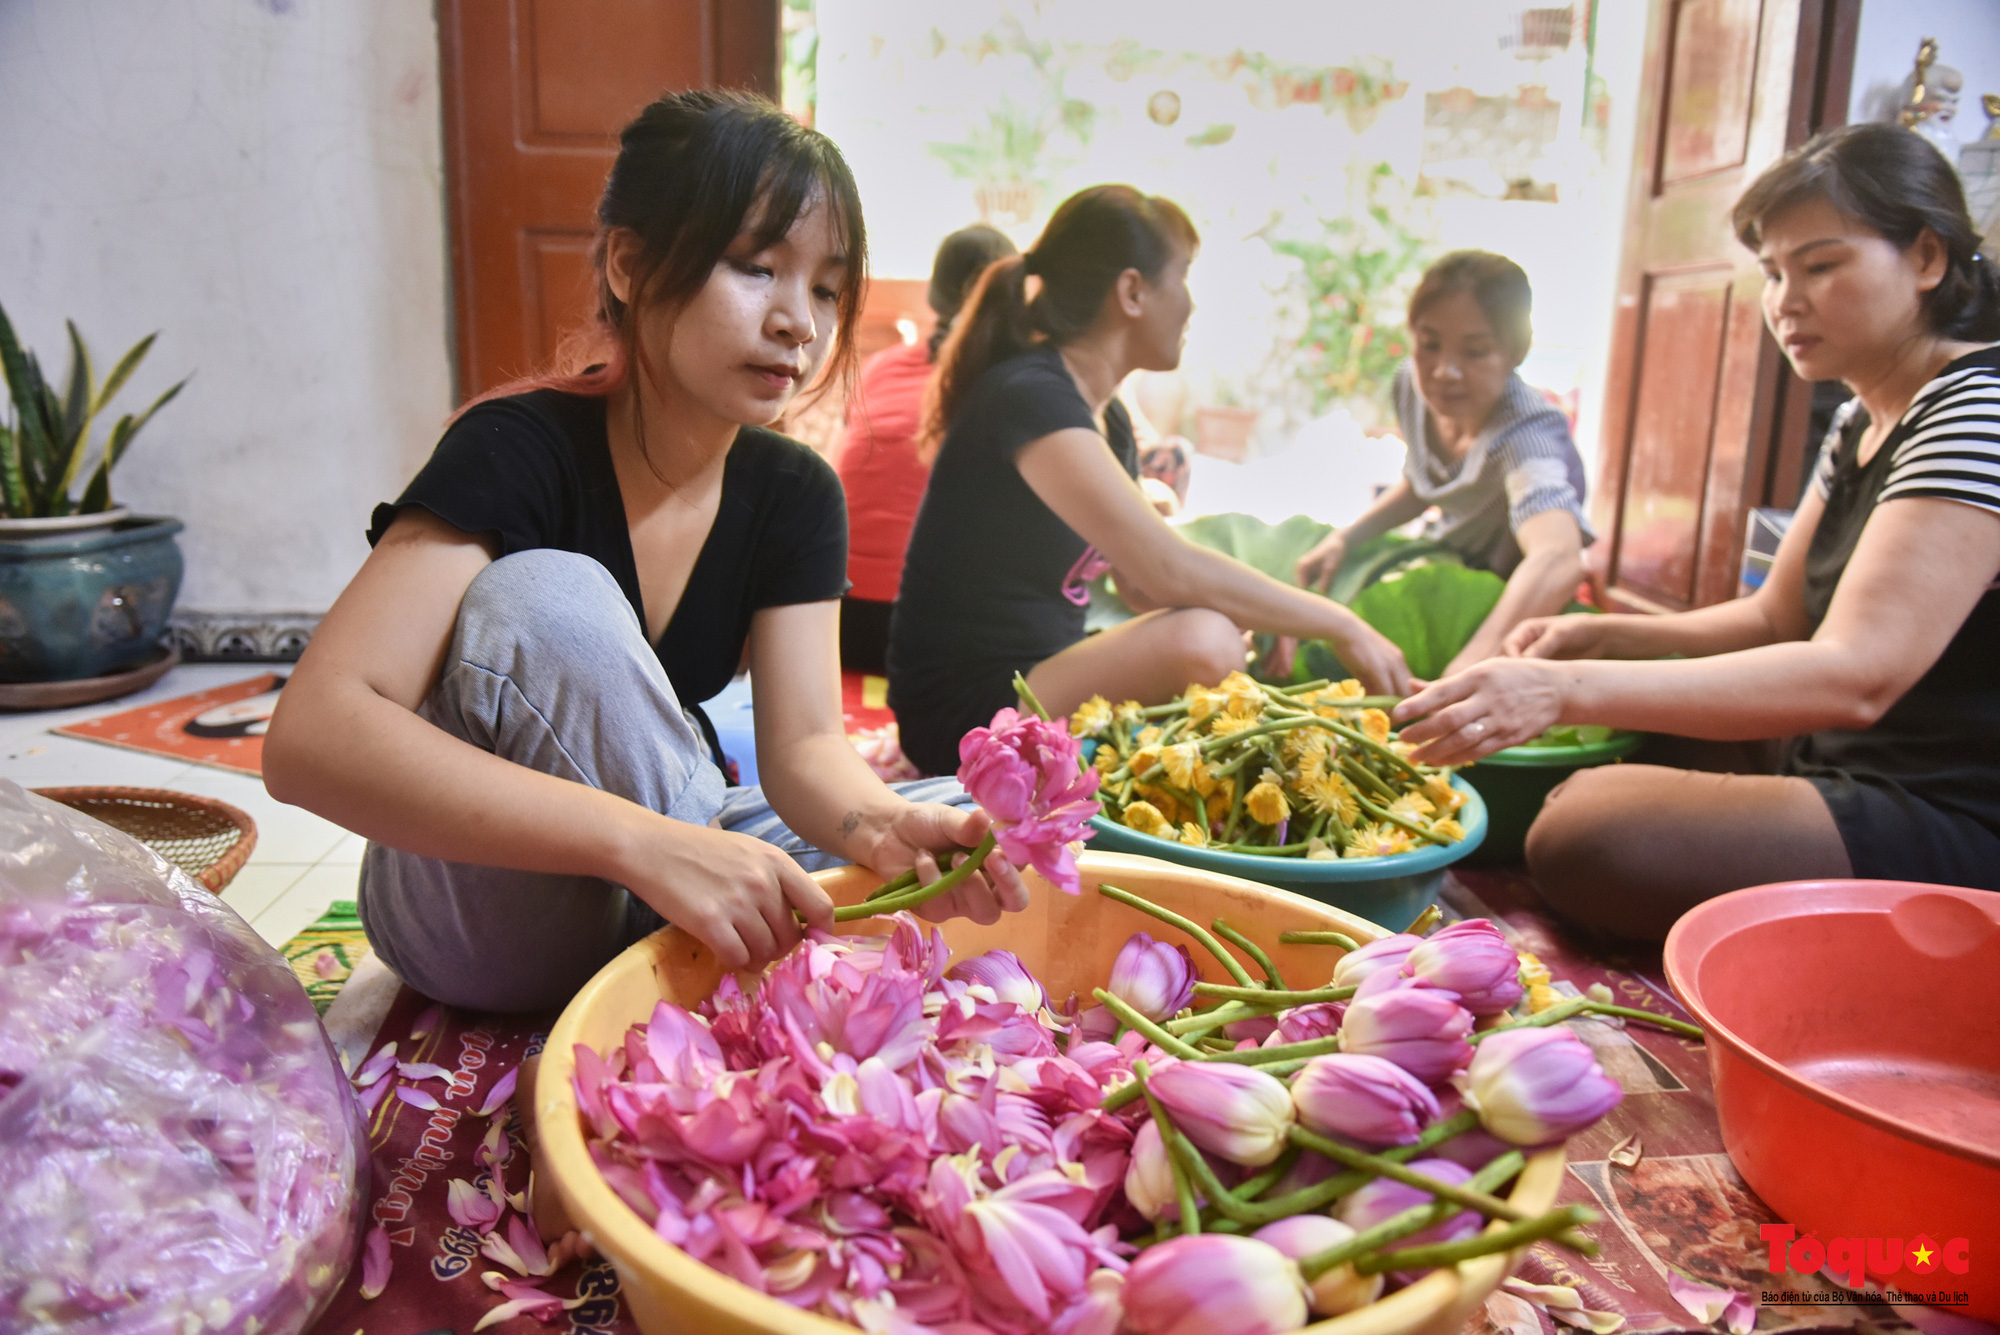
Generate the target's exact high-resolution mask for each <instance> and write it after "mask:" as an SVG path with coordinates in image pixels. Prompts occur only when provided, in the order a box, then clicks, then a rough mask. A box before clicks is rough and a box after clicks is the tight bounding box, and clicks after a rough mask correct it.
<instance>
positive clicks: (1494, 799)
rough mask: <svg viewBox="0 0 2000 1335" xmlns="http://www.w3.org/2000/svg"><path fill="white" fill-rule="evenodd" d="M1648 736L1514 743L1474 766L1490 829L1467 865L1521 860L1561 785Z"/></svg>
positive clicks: (1625, 752)
mask: <svg viewBox="0 0 2000 1335" xmlns="http://www.w3.org/2000/svg"><path fill="white" fill-rule="evenodd" d="M1645 740H1646V734H1645V733H1643V732H1621V733H1615V734H1613V735H1612V736H1610V737H1607V738H1605V739H1604V740H1603V741H1601V742H1591V743H1589V744H1587V745H1584V746H1510V747H1508V748H1507V749H1506V750H1505V751H1495V752H1494V753H1493V754H1492V755H1490V756H1488V757H1486V759H1484V760H1482V761H1480V762H1479V763H1478V764H1476V765H1472V766H1469V767H1468V769H1467V770H1466V771H1465V772H1466V773H1469V774H1470V775H1471V776H1472V779H1473V781H1474V782H1475V783H1477V784H1478V786H1479V795H1480V796H1481V797H1483V798H1485V799H1486V820H1487V829H1486V842H1485V843H1484V844H1482V845H1481V846H1480V847H1479V848H1478V850H1477V851H1476V852H1475V854H1474V855H1473V856H1471V857H1469V858H1467V859H1466V862H1467V864H1468V865H1471V866H1475V867H1494V866H1503V865H1507V864H1511V863H1516V862H1519V861H1520V860H1521V855H1522V850H1523V849H1524V848H1525V847H1526V844H1527V839H1528V827H1529V826H1530V825H1533V824H1534V823H1535V817H1536V816H1539V815H1540V814H1541V812H1542V802H1543V801H1544V800H1545V799H1547V797H1548V795H1549V793H1550V792H1551V791H1553V790H1554V788H1555V786H1556V785H1557V784H1559V783H1561V782H1562V781H1563V780H1564V779H1567V778H1568V777H1569V776H1570V775H1572V774H1574V773H1576V772H1577V771H1578V770H1580V769H1589V768H1590V767H1591V766H1593V765H1609V764H1610V763H1612V762H1613V761H1615V760H1619V759H1622V758H1623V757H1625V756H1628V755H1630V754H1632V752H1634V751H1636V750H1637V749H1638V748H1639V745H1640V743H1642V742H1644V741H1645Z"/></svg>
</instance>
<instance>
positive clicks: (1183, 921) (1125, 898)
mask: <svg viewBox="0 0 2000 1335" xmlns="http://www.w3.org/2000/svg"><path fill="white" fill-rule="evenodd" d="M1097 893H1098V894H1100V895H1103V896H1105V897H1106V898H1108V899H1115V900H1117V901H1118V902H1119V903H1120V904H1128V905H1130V906H1131V907H1133V908H1135V909H1137V910H1139V911H1140V912H1141V913H1145V914H1148V915H1150V916H1152V917H1155V918H1158V919H1159V920H1160V921H1161V922H1163V923H1167V924H1169V925H1170V926H1174V927H1178V928H1180V929H1181V930H1182V931H1183V932H1186V933H1187V934H1188V935H1189V936H1191V937H1193V938H1194V939H1195V940H1197V941H1199V942H1201V944H1202V945H1203V946H1205V947H1206V948H1207V950H1208V953H1209V954H1211V955H1213V956H1215V957H1216V958H1217V959H1219V960H1221V961H1222V967H1223V968H1225V969H1227V970H1229V976H1230V977H1231V978H1234V979H1235V980H1236V981H1237V982H1239V983H1241V984H1242V985H1243V986H1244V987H1246V988H1249V989H1251V990H1253V991H1255V992H1257V993H1258V994H1259V995H1262V996H1270V995H1272V994H1271V993H1269V992H1267V991H1265V990H1264V989H1263V988H1260V987H1258V986H1257V984H1256V983H1255V982H1253V981H1252V980H1251V978H1250V971H1249V970H1248V969H1246V968H1244V967H1243V965H1242V964H1241V963H1240V962H1239V961H1238V960H1237V958H1236V957H1235V956H1234V955H1232V954H1230V953H1229V952H1228V951H1226V950H1224V949H1223V948H1222V943H1221V942H1220V941H1217V940H1216V939H1215V938H1214V937H1213V936H1210V935H1209V934H1208V931H1207V930H1206V929H1205V928H1203V927H1202V926H1201V925H1200V924H1199V923H1196V922H1194V921H1192V920H1191V919H1188V918H1183V917H1182V916H1181V915H1180V914H1178V913H1175V912H1174V911H1173V910H1171V909H1163V908H1161V907H1160V906H1159V905H1158V904H1154V903H1151V902H1150V901H1148V900H1144V899H1141V898H1139V896H1137V895H1135V894H1133V893H1132V892H1131V891H1130V890H1120V889H1119V888H1118V887H1117V886H1115V885H1099V886H1098V887H1097ZM1198 986H1199V984H1197V987H1198Z"/></svg>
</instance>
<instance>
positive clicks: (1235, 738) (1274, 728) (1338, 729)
mask: <svg viewBox="0 0 2000 1335" xmlns="http://www.w3.org/2000/svg"><path fill="white" fill-rule="evenodd" d="M1307 725H1311V726H1312V727H1315V728H1325V729H1326V730H1327V731H1328V732H1330V733H1333V734H1334V735H1335V736H1337V737H1345V738H1346V739H1347V740H1348V741H1350V742H1353V743H1354V744H1355V745H1356V746H1363V747H1366V748H1367V749H1368V750H1370V751H1373V752H1374V753H1375V754H1377V755H1379V756H1381V757H1382V758H1383V759H1384V760H1386V761H1388V762H1389V763H1390V764H1392V765H1394V766H1396V768H1398V769H1400V770H1402V771H1403V772H1404V773H1405V774H1408V775H1409V776H1410V777H1411V778H1413V779H1421V778H1423V777H1424V776H1425V774H1426V772H1427V771H1426V770H1423V769H1419V768H1418V767H1417V766H1415V765H1413V764H1411V763H1410V762H1409V761H1407V760H1405V759H1403V757H1401V756H1399V755H1397V754H1396V753H1395V751H1394V750H1392V749H1391V748H1389V747H1387V746H1384V745H1383V744H1382V743H1380V742H1378V741H1376V740H1375V739H1374V738H1373V737H1370V736H1369V735H1368V734H1367V733H1365V732H1362V731H1360V730H1359V729H1358V728H1350V727H1348V726H1347V725H1346V724H1345V723H1337V722H1335V721H1334V720H1332V719H1330V718H1327V717H1325V716H1324V715H1321V714H1306V715H1302V716H1301V717H1298V718H1284V719H1279V720H1278V721H1276V722H1275V723H1262V724H1259V725H1258V726H1257V727H1254V728H1245V729H1244V730H1243V731H1242V732H1235V733H1231V734H1230V735H1229V736H1227V737H1219V738H1211V739H1210V740H1209V741H1206V742H1203V743H1202V748H1203V754H1209V751H1208V748H1210V747H1214V748H1216V749H1217V750H1220V749H1221V748H1222V747H1223V746H1226V745H1231V744H1234V743H1236V742H1239V741H1248V740H1249V739H1250V738H1252V737H1261V736H1263V735H1264V734H1266V733H1272V732H1290V731H1291V730H1292V729H1294V728H1303V727H1306V726H1307ZM1428 772H1432V773H1434V772H1435V771H1428Z"/></svg>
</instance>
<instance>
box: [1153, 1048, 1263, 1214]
mask: <svg viewBox="0 0 2000 1335" xmlns="http://www.w3.org/2000/svg"><path fill="white" fill-rule="evenodd" d="M1139 1065H1140V1063H1137V1062H1135V1063H1133V1070H1134V1071H1137V1069H1138V1067H1139ZM1146 1106H1147V1107H1148V1108H1150V1109H1151V1110H1152V1113H1153V1121H1154V1123H1155V1124H1156V1125H1158V1126H1159V1128H1160V1141H1161V1143H1162V1144H1164V1145H1165V1146H1166V1148H1167V1159H1168V1161H1169V1162H1170V1163H1172V1164H1174V1165H1175V1166H1177V1167H1178V1168H1179V1170H1180V1174H1181V1175H1183V1176H1185V1177H1186V1179H1187V1181H1188V1184H1189V1187H1190V1191H1189V1195H1190V1197H1192V1195H1193V1191H1194V1190H1195V1189H1199V1190H1200V1192H1201V1194H1202V1195H1204V1196H1206V1197H1208V1202H1209V1204H1210V1205H1211V1206H1213V1207H1214V1208H1215V1209H1216V1210H1217V1211H1218V1212H1219V1213H1220V1214H1221V1215H1222V1217H1223V1218H1225V1219H1234V1220H1236V1222H1238V1223H1243V1222H1244V1220H1243V1219H1241V1218H1239V1216H1241V1215H1243V1214H1245V1213H1247V1212H1248V1210H1249V1207H1248V1206H1247V1205H1245V1204H1244V1203H1243V1202H1242V1201H1241V1200H1238V1199H1237V1198H1236V1197H1235V1196H1234V1195H1232V1194H1231V1193H1230V1190H1229V1188H1228V1187H1225V1186H1223V1185H1222V1180H1221V1179H1220V1178H1218V1177H1216V1175H1215V1170H1214V1169H1213V1168H1210V1167H1209V1166H1208V1160H1207V1159H1204V1158H1203V1157H1202V1154H1201V1151H1200V1150H1199V1149H1197V1148H1195V1144H1194V1142H1193V1141H1191V1140H1189V1139H1188V1138H1187V1135H1186V1134H1185V1133H1184V1132H1182V1130H1181V1129H1180V1128H1179V1127H1177V1126H1175V1125H1174V1123H1173V1119H1172V1118H1170V1117H1168V1116H1167V1113H1166V1109H1165V1108H1163V1107H1161V1106H1160V1101H1159V1100H1158V1099H1157V1098H1155V1097H1154V1096H1153V1091H1152V1090H1150V1089H1148V1090H1146ZM1180 1181H1181V1176H1176V1177H1175V1179H1174V1182H1175V1185H1176V1187H1178V1186H1179V1183H1180ZM1181 1212H1182V1214H1183V1215H1185V1214H1186V1213H1187V1203H1186V1202H1183V1204H1182V1205H1181ZM1196 1213H1197V1218H1198V1217H1199V1211H1197V1212H1196Z"/></svg>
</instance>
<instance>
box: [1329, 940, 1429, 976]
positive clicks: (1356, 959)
mask: <svg viewBox="0 0 2000 1335" xmlns="http://www.w3.org/2000/svg"><path fill="white" fill-rule="evenodd" d="M1422 943H1423V938H1422V937H1421V936H1411V935H1410V934H1409V933H1408V932H1398V933H1397V934H1396V935H1394V936H1385V937H1383V938H1381V939H1380V940H1378V941H1370V942H1369V943H1368V944H1367V945H1365V946H1363V947H1361V948H1360V949H1359V950H1350V951H1348V952H1347V953H1346V954H1345V955H1342V956H1341V957H1340V963H1338V964H1336V965H1334V966H1333V986H1335V987H1354V986H1356V985H1358V984H1359V983H1360V982H1361V980H1362V979H1364V978H1366V977H1368V976H1369V975H1370V974H1373V973H1379V972H1381V971H1382V970H1384V969H1387V970H1388V971H1389V972H1390V973H1394V972H1396V971H1397V970H1398V969H1401V968H1402V967H1403V961H1404V960H1405V959H1407V958H1409V954H1410V951H1411V950H1412V949H1414V948H1415V947H1417V946H1419V945H1421V944H1422Z"/></svg>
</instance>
